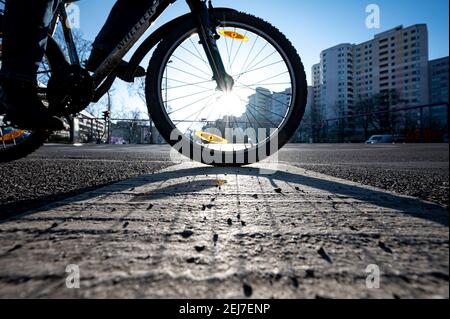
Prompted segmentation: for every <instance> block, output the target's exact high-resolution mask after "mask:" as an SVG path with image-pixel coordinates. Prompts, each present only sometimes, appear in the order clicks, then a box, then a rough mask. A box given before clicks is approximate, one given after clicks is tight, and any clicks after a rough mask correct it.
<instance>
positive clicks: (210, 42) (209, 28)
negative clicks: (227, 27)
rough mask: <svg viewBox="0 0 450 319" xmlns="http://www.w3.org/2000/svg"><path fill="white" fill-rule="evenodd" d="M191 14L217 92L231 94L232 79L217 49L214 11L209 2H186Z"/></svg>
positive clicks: (217, 36) (217, 37)
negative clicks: (195, 22) (195, 18)
mask: <svg viewBox="0 0 450 319" xmlns="http://www.w3.org/2000/svg"><path fill="white" fill-rule="evenodd" d="M188 4H189V6H190V8H191V10H192V12H193V13H194V14H195V15H196V17H197V23H198V29H199V37H200V43H201V45H202V46H203V49H204V50H205V53H206V57H207V58H208V62H209V64H210V66H211V69H212V71H213V76H214V80H215V81H216V82H217V90H219V91H222V92H231V90H232V89H233V86H234V80H233V78H232V77H231V76H230V75H229V74H228V73H227V72H226V70H225V65H224V63H223V60H222V57H221V55H220V52H219V48H218V47H217V40H218V39H219V38H220V36H219V35H218V34H217V32H216V27H217V21H216V19H215V17H214V16H213V15H214V11H213V10H214V9H213V7H212V4H211V0H210V1H209V5H208V6H207V5H206V1H188Z"/></svg>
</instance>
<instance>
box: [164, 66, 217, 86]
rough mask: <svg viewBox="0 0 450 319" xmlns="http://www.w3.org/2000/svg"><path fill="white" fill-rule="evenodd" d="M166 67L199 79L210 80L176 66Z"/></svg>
mask: <svg viewBox="0 0 450 319" xmlns="http://www.w3.org/2000/svg"><path fill="white" fill-rule="evenodd" d="M167 68H170V69H174V70H177V71H179V72H182V73H185V74H188V75H191V76H193V77H196V78H199V79H201V80H205V81H208V82H209V81H210V80H208V79H205V78H203V77H201V76H198V75H195V74H193V73H191V72H187V71H183V70H181V69H178V68H176V67H173V66H171V65H168V66H167Z"/></svg>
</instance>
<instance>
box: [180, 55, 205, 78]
mask: <svg viewBox="0 0 450 319" xmlns="http://www.w3.org/2000/svg"><path fill="white" fill-rule="evenodd" d="M173 57H174V58H175V59H177V60H179V61H181V62H183V63H185V64H187V65H189V66H190V67H192V68H194V69H196V70H198V71H200V72H202V73H203V74H205V75H207V76H212V75H211V74H210V73H207V72H205V71H203V70H201V69H200V68H197V67H195V66H193V65H192V64H191V63H189V62H186V61H185V60H183V59H181V58H179V57H177V56H176V55H174V56H173Z"/></svg>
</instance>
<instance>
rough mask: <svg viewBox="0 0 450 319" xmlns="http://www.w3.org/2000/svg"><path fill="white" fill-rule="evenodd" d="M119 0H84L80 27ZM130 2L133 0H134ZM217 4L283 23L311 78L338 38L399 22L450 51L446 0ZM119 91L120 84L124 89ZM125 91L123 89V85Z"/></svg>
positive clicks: (434, 52)
mask: <svg viewBox="0 0 450 319" xmlns="http://www.w3.org/2000/svg"><path fill="white" fill-rule="evenodd" d="M114 2H115V0H81V1H80V2H79V5H80V9H81V29H82V31H83V32H84V34H85V35H86V37H87V38H88V39H90V40H92V39H94V38H95V35H96V33H97V32H98V31H99V30H100V28H101V26H102V24H103V22H104V21H105V20H106V17H107V15H108V13H109V10H110V9H111V7H112V6H113V4H114ZM130 2H131V0H130ZM213 3H214V4H215V6H217V7H219V6H224V7H232V8H235V9H239V10H242V11H244V12H247V13H252V14H254V15H256V16H259V17H261V18H263V19H265V20H267V21H270V22H271V23H272V24H273V25H275V26H276V27H278V28H279V29H280V30H281V31H282V32H283V33H285V34H286V35H287V36H288V38H289V39H290V40H291V41H292V42H293V44H294V46H295V47H296V48H297V50H298V52H299V53H300V56H301V57H302V60H303V62H304V64H305V68H306V71H307V74H308V79H310V76H309V75H310V69H311V66H312V65H313V64H315V63H317V62H319V54H320V52H321V51H322V50H324V49H326V48H329V47H332V46H334V45H336V44H339V43H348V42H350V43H359V42H364V41H366V40H369V39H371V38H372V37H373V36H374V35H375V34H377V33H379V32H382V31H385V30H387V29H390V28H393V27H395V26H398V25H401V24H403V25H405V26H408V25H412V24H417V23H426V24H427V25H428V29H429V41H430V59H434V58H439V57H442V56H447V55H448V47H449V42H448V37H449V31H448V30H449V18H448V17H449V4H448V1H447V0H431V1H418V0H396V1H393V0H371V1H370V0H368V1H364V0H341V1H336V0H278V1H273V0H239V1H236V0H235V1H231V0H228V1H225V0H214V1H213ZM371 3H374V4H377V5H379V7H380V9H381V28H380V29H379V30H374V29H372V30H369V29H367V27H366V25H365V20H366V17H367V13H366V12H365V9H366V6H367V5H368V4H371ZM187 10H188V8H187V5H186V3H185V2H184V1H178V2H176V3H175V4H174V5H172V6H171V7H170V8H169V9H168V11H167V12H166V13H165V14H164V16H163V17H161V19H160V20H159V21H158V23H157V25H156V26H158V25H161V24H162V23H164V22H167V21H169V20H171V19H173V18H174V17H176V16H179V15H180V14H183V13H185V12H187ZM119 91H120V90H119ZM121 92H122V93H121V94H124V92H123V90H121Z"/></svg>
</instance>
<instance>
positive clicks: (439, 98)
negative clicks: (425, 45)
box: [429, 57, 449, 104]
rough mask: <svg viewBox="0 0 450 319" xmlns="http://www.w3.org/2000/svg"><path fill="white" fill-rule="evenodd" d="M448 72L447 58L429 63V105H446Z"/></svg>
mask: <svg viewBox="0 0 450 319" xmlns="http://www.w3.org/2000/svg"><path fill="white" fill-rule="evenodd" d="M448 72H449V61H448V57H445V58H440V59H436V60H432V61H430V63H429V76H430V103H432V104H434V103H442V102H446V103H448Z"/></svg>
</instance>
